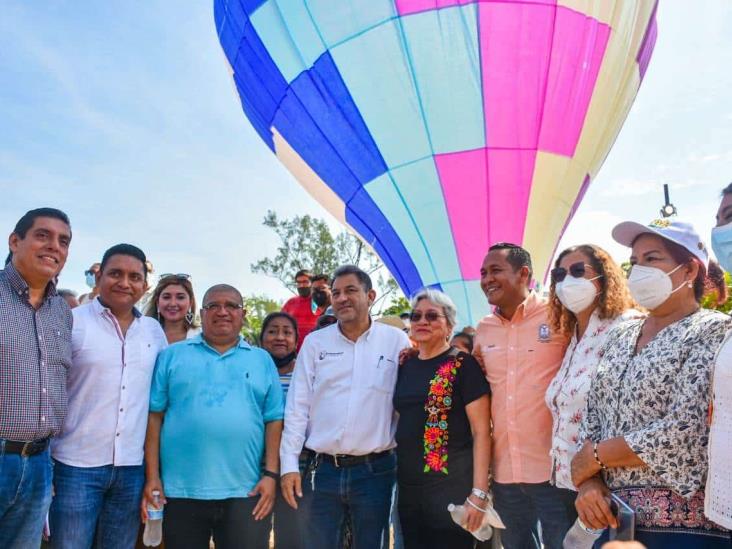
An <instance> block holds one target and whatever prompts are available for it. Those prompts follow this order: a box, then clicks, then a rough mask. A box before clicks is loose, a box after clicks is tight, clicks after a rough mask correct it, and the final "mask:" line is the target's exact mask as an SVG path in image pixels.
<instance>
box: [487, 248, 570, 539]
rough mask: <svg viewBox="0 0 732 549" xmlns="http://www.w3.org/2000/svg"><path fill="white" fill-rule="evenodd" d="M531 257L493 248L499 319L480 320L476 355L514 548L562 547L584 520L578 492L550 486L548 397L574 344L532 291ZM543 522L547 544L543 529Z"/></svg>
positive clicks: (499, 494) (501, 509) (491, 278)
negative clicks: (554, 326)
mask: <svg viewBox="0 0 732 549" xmlns="http://www.w3.org/2000/svg"><path fill="white" fill-rule="evenodd" d="M531 277H532V268H531V257H530V255H529V253H528V252H527V251H526V250H524V249H523V248H521V247H519V246H516V245H514V244H508V243H503V242H501V243H498V244H495V245H493V246H491V247H490V249H489V250H488V255H486V257H485V259H484V261H483V266H482V268H481V270H480V283H481V287H482V288H483V291H484V292H485V295H486V296H487V297H488V302H489V303H490V305H492V306H493V307H494V312H493V314H490V315H488V316H486V317H485V318H484V319H483V320H481V321H480V323H479V324H478V328H477V333H476V337H475V350H474V354H475V355H476V358H478V360H479V361H480V362H481V364H482V365H483V367H484V369H485V373H486V377H487V378H488V382H489V383H490V385H491V391H492V392H493V396H492V398H491V417H492V419H493V449H492V451H493V456H492V470H493V487H492V488H493V496H494V498H495V507H496V510H497V511H498V513H499V514H500V516H501V518H502V519H503V522H504V523H505V524H506V531H505V532H504V533H503V535H502V538H501V539H502V542H503V546H504V547H505V548H506V549H525V548H530V547H536V548H540V547H541V546H542V545H541V541H543V543H544V547H545V548H547V549H561V547H562V541H563V539H564V535H565V534H566V532H567V530H569V528H570V527H571V526H572V523H573V522H574V520H575V519H576V517H577V512H576V511H575V508H574V499H575V495H576V494H575V493H574V492H572V491H570V490H563V489H561V488H556V487H555V486H552V485H551V484H550V482H549V481H550V479H551V458H550V456H549V450H550V448H551V437H552V416H551V413H550V411H549V409H548V408H547V407H546V404H545V403H544V393H545V392H546V390H547V387H548V386H549V383H550V382H551V380H552V379H553V378H554V375H555V374H556V373H557V370H559V366H560V365H561V363H562V358H563V356H564V351H565V349H566V347H567V340H566V338H564V337H561V336H559V335H557V334H554V333H552V331H551V330H550V328H549V322H548V320H547V315H548V311H549V309H548V304H547V302H546V301H545V300H544V299H542V298H541V297H540V296H539V295H537V294H536V293H535V292H534V291H532V290H531V289H530V287H529V285H530V283H531ZM539 522H541V538H542V539H541V540H540V536H539V530H538V528H537V524H538V523H539Z"/></svg>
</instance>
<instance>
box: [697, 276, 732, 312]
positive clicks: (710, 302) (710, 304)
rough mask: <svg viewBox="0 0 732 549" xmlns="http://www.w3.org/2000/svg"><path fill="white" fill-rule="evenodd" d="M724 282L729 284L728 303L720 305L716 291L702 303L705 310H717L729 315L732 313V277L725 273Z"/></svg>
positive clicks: (708, 295)
mask: <svg viewBox="0 0 732 549" xmlns="http://www.w3.org/2000/svg"><path fill="white" fill-rule="evenodd" d="M724 281H725V283H726V284H727V295H728V297H727V301H725V302H724V303H721V304H718V303H717V291H716V290H714V291H713V292H710V293H709V294H707V295H706V296H704V298H703V299H702V302H701V306H702V307H704V308H705V309H716V310H717V311H721V312H723V313H728V314H729V312H730V311H732V277H730V274H729V273H724Z"/></svg>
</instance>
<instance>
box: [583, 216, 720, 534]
mask: <svg viewBox="0 0 732 549" xmlns="http://www.w3.org/2000/svg"><path fill="white" fill-rule="evenodd" d="M613 238H614V239H615V240H617V241H618V242H620V243H621V244H623V245H626V246H630V247H632V253H631V258H630V262H631V265H632V267H631V272H630V276H629V278H628V286H629V288H630V292H631V295H632V296H633V298H634V299H635V300H636V302H638V304H639V305H641V306H642V307H645V308H646V309H648V311H649V315H648V317H646V318H645V319H638V320H631V321H628V322H625V323H623V324H621V325H620V326H618V327H617V328H615V329H614V330H613V331H612V333H611V334H610V335H609V336H608V338H607V342H606V344H605V347H604V349H603V352H602V358H601V359H600V363H599V365H598V368H597V374H596V376H595V379H594V380H593V382H592V387H591V389H590V394H589V396H588V401H587V412H586V415H585V417H584V418H583V420H582V427H581V429H580V437H581V440H584V441H585V442H584V443H583V445H582V448H581V449H580V450H579V451H578V452H577V454H576V455H575V456H574V458H573V460H572V481H573V482H574V484H575V485H576V486H577V487H578V490H579V494H578V497H577V502H576V506H577V511H578V513H579V518H580V520H581V521H582V522H583V523H584V524H585V525H587V526H589V527H592V528H604V527H606V526H608V525H610V526H615V525H616V519H615V517H614V516H613V515H612V513H611V511H610V506H609V504H608V499H606V498H607V497H608V496H609V493H610V491H612V492H613V494H614V495H615V496H617V497H619V498H620V499H622V500H623V501H625V502H626V503H628V504H629V505H630V506H631V507H632V508H633V509H635V512H636V532H635V539H636V540H638V541H640V542H642V543H644V544H645V545H646V547H648V549H655V548H661V547H663V548H666V547H684V548H688V549H694V548H697V547H698V548H701V547H704V548H715V547H729V533H728V532H723V531H721V530H720V529H719V528H718V527H717V526H715V525H714V524H713V523H711V522H710V521H709V520H707V519H706V518H705V517H704V516H703V512H702V510H703V505H704V481H705V476H706V466H707V457H706V450H707V415H708V403H709V390H710V378H711V370H712V364H713V361H714V355H715V353H716V351H717V348H718V347H719V344H720V342H721V341H722V338H723V336H724V333H725V332H726V331H727V329H728V327H729V325H730V319H729V317H727V316H726V315H723V314H721V313H719V312H716V311H708V310H700V308H699V303H700V301H701V298H702V296H703V294H704V293H705V289H706V288H708V287H709V286H710V285H711V283H712V282H713V283H714V284H715V285H716V288H717V291H718V292H719V294H718V296H719V298H720V299H724V298H725V290H726V288H725V285H724V279H723V277H722V278H720V277H719V276H718V275H719V274H721V271H720V270H719V267H718V266H717V265H716V264H715V263H713V262H709V258H708V256H707V251H706V248H705V246H704V244H703V243H702V242H701V239H700V238H699V235H698V234H697V233H696V231H695V230H694V228H693V227H692V226H691V225H689V224H688V223H684V222H681V221H678V220H668V219H664V220H657V221H654V222H652V223H651V224H650V225H649V226H647V227H646V226H643V225H641V224H639V223H633V222H625V223H621V224H620V225H618V226H616V227H615V228H614V229H613ZM606 537H607V533H605V534H604V538H606ZM604 538H601V539H600V540H599V541H598V544H597V546H599V545H600V543H601V542H602V541H603V539H604Z"/></svg>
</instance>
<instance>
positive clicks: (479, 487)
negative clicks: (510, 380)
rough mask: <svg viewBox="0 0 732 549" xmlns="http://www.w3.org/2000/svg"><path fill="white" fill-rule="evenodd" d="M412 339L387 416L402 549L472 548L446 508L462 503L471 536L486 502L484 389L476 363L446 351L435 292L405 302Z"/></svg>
mask: <svg viewBox="0 0 732 549" xmlns="http://www.w3.org/2000/svg"><path fill="white" fill-rule="evenodd" d="M411 305H412V314H411V315H410V320H411V322H410V324H411V338H412V340H413V341H414V342H416V344H417V349H418V354H417V355H415V356H411V357H410V358H408V359H407V360H406V361H405V362H404V364H403V365H402V366H401V367H400V368H399V373H398V377H397V384H396V389H395V391H394V409H395V410H396V411H397V412H398V414H399V423H398V425H397V431H396V442H397V481H398V484H399V503H398V509H399V519H400V522H401V527H402V533H403V536H404V546H405V547H406V549H412V548H414V549H429V548H444V547H450V548H451V549H459V548H461V547H465V548H471V547H473V543H474V541H475V540H474V538H473V537H472V535H471V534H470V533H469V532H468V531H467V530H465V529H463V528H460V526H458V525H457V524H455V523H454V522H453V520H452V518H451V516H450V514H449V513H448V511H447V506H448V504H450V503H454V504H463V505H464V509H465V512H466V519H465V526H466V527H467V529H468V530H470V531H475V530H477V529H478V528H479V527H480V526H481V523H482V521H483V516H484V510H485V509H486V507H487V506H488V504H489V501H488V498H489V496H488V494H487V492H488V476H489V465H490V464H489V462H490V454H491V452H490V396H489V395H490V388H489V386H488V382H487V381H486V380H485V377H484V376H483V372H481V370H480V366H479V365H478V363H477V362H476V360H475V359H474V358H473V357H472V356H471V355H469V354H467V353H464V352H459V351H457V350H456V349H455V348H453V347H451V346H450V344H449V340H450V336H451V335H452V331H453V328H454V327H455V317H456V309H455V305H454V304H453V302H452V300H451V299H450V298H449V297H448V296H447V295H445V294H444V293H442V292H439V291H437V290H432V289H423V290H420V291H419V292H418V293H417V294H416V295H415V296H414V297H413V298H412V303H411Z"/></svg>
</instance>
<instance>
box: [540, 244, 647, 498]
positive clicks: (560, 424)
mask: <svg viewBox="0 0 732 549" xmlns="http://www.w3.org/2000/svg"><path fill="white" fill-rule="evenodd" d="M549 303H550V306H551V308H550V310H549V321H550V323H551V328H552V330H554V331H555V332H558V333H562V334H565V335H567V336H570V337H571V338H572V339H571V341H570V343H569V346H568V347H567V352H566V353H565V355H564V360H563V361H562V366H561V367H560V368H559V371H558V372H557V375H556V376H555V377H554V380H553V381H552V383H551V384H550V385H549V388H548V389H547V392H546V403H547V406H548V407H549V409H550V410H551V412H552V417H553V428H552V448H551V456H552V478H553V484H554V485H555V486H558V487H560V488H565V489H567V490H576V488H575V486H574V484H572V475H571V472H570V462H571V460H572V457H573V456H574V453H575V451H576V449H577V443H578V442H579V424H580V421H581V419H582V415H583V414H584V411H585V404H586V403H587V393H588V392H589V390H590V385H591V383H592V378H593V377H594V376H595V370H596V368H597V363H598V361H599V358H600V349H602V346H603V344H604V343H605V340H606V338H607V335H608V333H609V332H610V330H611V329H612V328H614V327H615V326H616V325H618V324H619V323H620V322H622V321H624V320H629V319H631V318H638V317H640V316H641V314H640V313H639V312H638V311H635V310H633V309H632V308H631V307H632V305H633V300H632V299H631V297H630V293H629V292H628V286H627V284H626V282H625V275H624V274H623V271H622V270H621V269H620V267H619V266H618V265H617V264H616V263H615V261H613V259H612V258H611V257H610V256H609V255H608V253H607V252H606V251H605V250H603V249H602V248H599V247H597V246H593V245H591V244H585V245H582V246H572V247H571V248H567V249H566V250H564V251H563V252H562V253H561V254H559V257H558V258H557V260H556V263H555V264H554V269H552V271H551V286H550V287H549Z"/></svg>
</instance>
